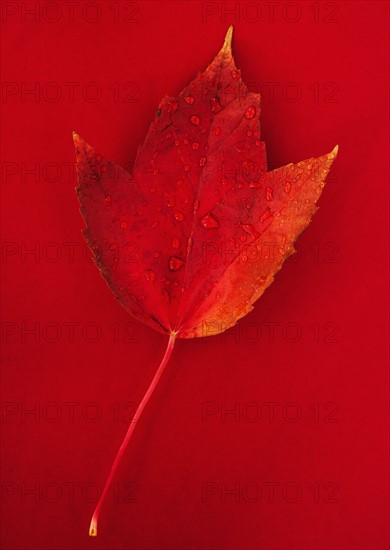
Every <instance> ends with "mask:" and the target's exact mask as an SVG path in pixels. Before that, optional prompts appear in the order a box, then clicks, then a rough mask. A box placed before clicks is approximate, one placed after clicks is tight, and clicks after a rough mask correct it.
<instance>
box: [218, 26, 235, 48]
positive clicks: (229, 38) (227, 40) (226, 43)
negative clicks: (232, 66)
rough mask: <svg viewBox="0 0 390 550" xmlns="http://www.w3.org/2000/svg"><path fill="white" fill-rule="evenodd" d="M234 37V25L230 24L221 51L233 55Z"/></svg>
mask: <svg viewBox="0 0 390 550" xmlns="http://www.w3.org/2000/svg"><path fill="white" fill-rule="evenodd" d="M232 37H233V25H230V27H229V28H228V30H227V33H226V36H225V40H224V43H223V46H222V49H221V53H226V54H228V55H232Z"/></svg>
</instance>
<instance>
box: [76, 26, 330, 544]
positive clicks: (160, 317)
mask: <svg viewBox="0 0 390 550" xmlns="http://www.w3.org/2000/svg"><path fill="white" fill-rule="evenodd" d="M231 38H232V27H231V28H230V29H229V30H228V33H227V35H226V38H225V42H224V44H223V47H222V49H221V51H220V52H219V53H218V55H217V56H216V58H215V59H214V61H213V62H212V63H211V65H210V66H209V67H208V68H207V69H206V70H205V71H204V72H203V73H199V74H198V76H197V77H196V78H195V79H194V80H193V81H192V82H191V83H190V84H189V85H188V86H187V87H186V88H185V89H184V90H183V91H182V92H181V93H180V94H179V95H178V96H177V97H175V98H171V97H164V99H163V100H162V101H161V103H160V105H159V108H158V110H157V112H156V115H155V119H154V121H153V122H152V124H151V126H150V128H149V131H148V134H147V136H146V139H145V142H144V144H143V146H142V147H141V148H140V150H139V152H138V155H137V158H136V161H135V165H134V169H133V172H132V174H129V173H127V172H126V171H124V170H123V169H122V168H120V167H119V166H118V165H116V164H114V163H113V162H109V161H107V160H105V159H104V158H103V157H102V156H101V155H99V154H98V153H97V152H96V151H95V150H94V149H93V148H92V147H91V146H89V145H88V144H87V143H85V141H84V140H83V139H82V138H80V137H79V136H78V135H77V134H74V141H75V146H76V156H77V172H78V181H79V187H78V188H77V192H78V196H79V200H80V204H81V213H82V216H83V218H84V220H85V223H86V229H85V230H84V235H85V238H86V240H87V242H88V245H89V246H90V247H91V249H92V251H93V252H94V255H95V259H96V263H97V265H98V267H99V269H100V271H101V273H102V275H103V277H104V278H105V280H106V281H107V283H108V285H109V286H110V288H111V290H112V291H113V293H114V294H115V296H116V297H117V298H118V300H119V302H120V303H121V304H122V305H123V306H124V307H125V308H126V309H127V310H128V311H129V313H131V314H132V315H134V316H135V317H136V318H137V319H139V320H141V321H143V322H145V323H147V324H148V325H149V326H151V327H152V328H154V329H156V330H158V331H160V332H163V333H164V334H167V335H168V336H169V343H168V347H167V351H166V353H165V356H164V358H163V361H162V363H161V365H160V367H159V368H158V370H157V373H156V375H155V377H154V379H153V381H152V383H151V386H150V387H149V389H148V392H147V393H146V395H145V397H144V399H143V401H142V402H141V404H140V406H139V408H138V410H137V412H136V414H135V417H134V422H132V423H131V425H130V428H129V430H128V432H127V434H126V437H125V440H124V442H123V444H122V446H121V449H120V451H119V453H118V455H117V457H116V460H115V462H114V464H113V467H112V470H111V473H110V475H109V477H108V480H107V483H106V486H105V489H104V491H103V493H102V497H101V499H100V501H99V504H98V506H97V508H96V511H95V514H94V516H93V518H92V522H91V527H90V534H91V535H96V533H97V519H98V515H99V511H100V508H101V505H102V502H103V499H104V496H105V494H106V492H107V489H108V487H109V484H110V482H111V480H112V477H113V475H114V473H115V470H116V467H117V464H118V462H119V460H120V457H121V455H122V453H123V451H124V449H125V447H126V445H127V443H128V441H129V439H130V436H131V434H132V431H133V429H134V426H135V423H136V421H137V420H138V418H139V416H140V415H141V413H142V410H143V408H144V406H145V405H146V403H147V401H148V400H149V397H150V395H151V394H152V392H153V389H154V387H155V385H156V384H157V382H158V379H159V378H160V376H161V374H162V371H163V369H164V367H165V365H166V363H167V361H168V359H169V356H170V353H171V351H172V348H173V345H174V341H175V338H192V337H198V336H210V335H214V334H218V333H220V332H223V331H224V330H226V329H227V328H229V327H231V326H233V325H234V324H235V323H236V322H237V320H238V319H240V318H241V317H243V316H244V315H246V314H247V313H248V312H249V311H251V309H253V304H254V302H255V301H256V300H257V299H258V298H259V297H260V296H261V295H262V294H263V292H264V290H265V289H266V288H267V287H268V286H269V285H270V284H271V283H272V281H273V279H274V276H275V273H276V272H277V271H278V270H279V269H280V268H281V266H282V264H283V262H284V260H285V259H286V258H287V257H288V256H289V255H290V254H292V253H293V252H294V246H293V244H294V241H295V240H296V239H297V237H298V236H299V234H300V233H301V232H302V231H303V230H304V229H305V228H306V227H307V225H308V224H309V222H310V220H311V218H312V216H313V214H314V212H315V211H316V209H317V207H316V202H317V200H318V198H319V196H320V194H321V192H322V189H323V187H324V182H325V178H326V176H327V174H328V171H329V169H330V167H331V165H332V162H333V160H334V159H335V157H336V154H337V147H335V149H334V150H333V151H332V152H331V153H329V154H326V155H323V156H320V157H318V158H311V159H308V160H304V161H302V162H299V163H297V164H288V165H287V166H284V167H282V168H278V169H277V170H273V171H271V172H267V162H266V152H265V144H264V142H262V141H261V140H260V123H259V115H260V95H259V94H257V93H252V92H248V90H247V88H246V86H245V84H244V83H243V81H242V79H241V73H240V71H239V70H238V69H237V68H236V66H235V63H234V60H233V57H232V53H231ZM270 245H272V251H273V253H272V254H270V253H269V250H270Z"/></svg>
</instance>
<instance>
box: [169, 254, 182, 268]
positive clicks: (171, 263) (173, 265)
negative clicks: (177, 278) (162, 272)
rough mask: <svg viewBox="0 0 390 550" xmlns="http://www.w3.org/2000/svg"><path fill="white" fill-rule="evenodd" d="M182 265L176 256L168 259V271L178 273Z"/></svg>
mask: <svg viewBox="0 0 390 550" xmlns="http://www.w3.org/2000/svg"><path fill="white" fill-rule="evenodd" d="M183 265H184V262H183V260H181V259H180V258H178V257H177V256H171V257H170V258H169V269H170V270H171V271H179V269H181V268H182V267H183Z"/></svg>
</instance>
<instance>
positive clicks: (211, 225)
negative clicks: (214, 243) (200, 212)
mask: <svg viewBox="0 0 390 550" xmlns="http://www.w3.org/2000/svg"><path fill="white" fill-rule="evenodd" d="M200 223H201V224H202V225H203V227H204V228H205V229H215V228H217V227H219V222H218V220H216V219H215V218H214V216H213V215H212V214H206V215H205V216H203V218H202V219H201V220H200Z"/></svg>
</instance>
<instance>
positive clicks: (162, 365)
mask: <svg viewBox="0 0 390 550" xmlns="http://www.w3.org/2000/svg"><path fill="white" fill-rule="evenodd" d="M176 334H177V333H176V332H171V334H170V336H169V341H168V345H167V349H166V350H165V354H164V357H163V358H162V361H161V363H160V366H159V367H158V369H157V371H156V374H155V375H154V378H153V380H152V381H151V383H150V386H149V387H148V389H147V391H146V393H145V395H144V397H143V399H142V401H141V403H140V404H139V405H138V408H137V410H136V412H135V414H134V417H133V419H132V421H131V423H130V426H129V428H128V430H127V433H126V435H125V438H124V440H123V442H122V445H121V446H120V447H119V450H118V452H117V455H116V457H115V460H114V462H113V464H112V466H111V470H110V473H109V475H108V478H107V481H106V484H105V486H104V489H103V492H102V494H101V496H100V499H99V502H98V503H97V506H96V508H95V511H94V513H93V516H92V519H91V524H90V526H89V536H90V537H96V536H97V526H98V521H99V514H100V509H101V507H102V504H103V502H104V499H105V497H106V494H107V491H108V489H109V487H110V485H111V482H112V479H113V477H114V475H115V472H116V470H117V468H118V464H119V462H120V459H121V458H122V455H123V453H124V452H125V449H126V447H127V445H128V443H129V441H130V439H131V436H132V434H133V432H134V429H135V426H136V424H137V422H138V420H139V418H140V416H141V414H142V412H143V410H144V408H145V407H146V405H147V403H148V401H149V399H150V398H151V396H152V394H153V391H154V389H155V387H156V386H157V383H158V381H159V380H160V378H161V375H162V373H163V372H164V369H165V366H166V364H167V363H168V360H169V358H170V356H171V353H172V350H173V346H174V344H175V339H176Z"/></svg>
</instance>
